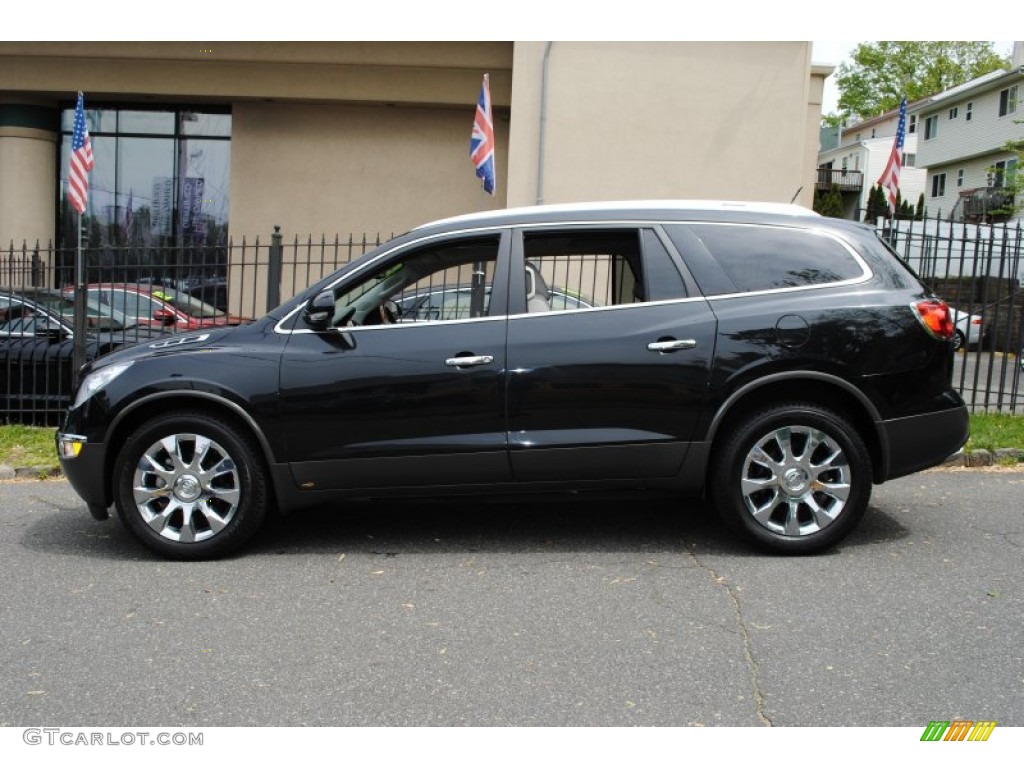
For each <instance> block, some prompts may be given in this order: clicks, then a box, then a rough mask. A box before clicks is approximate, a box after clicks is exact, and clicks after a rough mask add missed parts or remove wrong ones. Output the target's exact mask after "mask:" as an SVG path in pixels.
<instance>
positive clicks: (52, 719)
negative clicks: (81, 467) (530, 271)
mask: <svg viewBox="0 0 1024 768" xmlns="http://www.w3.org/2000/svg"><path fill="white" fill-rule="evenodd" d="M1022 496H1024V471H1022V470H1012V469H991V470H984V469H956V470H941V471H930V472H926V473H921V474H918V475H915V476H912V477H909V478H905V479H902V480H897V481H893V482H891V483H887V484H885V485H883V486H879V487H876V489H875V492H874V496H873V502H872V507H871V509H870V510H869V512H868V514H867V516H866V517H865V520H864V522H863V524H862V525H861V527H860V528H859V529H858V530H857V531H856V532H855V533H854V534H853V535H852V536H851V537H850V538H849V539H848V540H847V541H846V542H844V543H843V545H842V546H841V547H839V548H837V549H835V550H833V551H831V552H829V553H826V554H824V555H819V556H814V557H805V558H786V557H777V556H767V555H762V554H759V553H757V552H754V551H751V550H750V549H748V548H747V547H746V546H744V545H743V544H741V543H739V542H738V541H737V540H735V539H734V538H733V537H732V536H731V535H730V534H729V532H728V531H727V530H726V529H724V528H723V527H722V526H721V525H720V524H719V523H718V522H717V521H716V520H715V519H714V517H713V515H712V513H711V512H710V510H709V508H708V507H706V506H704V505H701V504H683V503H681V502H678V501H675V500H651V499H618V500H610V499H606V498H605V499H598V500H579V499H577V500H544V501H536V502H533V501H530V502H526V501H523V502H520V503H508V502H506V503H485V502H479V501H475V500H463V501H444V502H436V503H432V502H402V503H395V504H376V505H369V504H358V505H356V504H351V505H339V506H338V507H337V508H334V509H330V510H320V511H317V512H315V513H309V514H304V515H301V516H296V517H293V518H289V519H287V520H284V521H281V522H278V523H275V524H274V525H273V526H271V527H270V528H269V529H268V530H266V531H265V532H264V533H263V534H261V535H260V537H259V538H258V539H257V540H256V541H255V542H254V544H253V545H252V546H250V547H249V548H247V549H246V550H245V551H244V552H242V553H240V554H238V555H237V556H234V557H231V558H229V559H225V560H221V561H214V562H200V563H176V562H168V561H164V560H160V559H158V558H156V557H155V556H152V555H150V554H148V552H147V551H146V550H143V549H142V548H141V546H140V545H139V544H137V543H136V542H135V540H134V539H133V538H131V536H130V535H129V534H128V533H127V532H126V531H125V529H124V528H123V527H122V526H121V524H120V523H119V521H117V520H116V519H112V520H109V521H106V522H104V523H100V522H96V521H94V520H93V519H92V518H91V517H90V516H89V514H88V512H87V511H86V509H85V507H84V505H83V504H82V503H81V501H80V500H79V499H78V497H77V496H76V495H75V494H74V492H73V491H72V490H71V489H70V487H69V486H68V485H67V484H66V483H65V482H64V481H62V480H48V481H12V482H4V483H0V579H2V583H3V584H4V589H3V599H2V603H0V617H2V619H0V726H12V727H26V726H42V725H63V726H87V725H97V724H103V725H108V726H134V725H140V724H159V725H162V726H180V727H203V726H263V725H276V726H301V725H316V726H463V725H471V726H687V725H707V726H715V725H732V726H754V727H760V726H913V727H919V728H922V729H923V728H924V727H925V726H926V725H927V724H928V723H929V722H930V721H932V720H953V719H956V718H966V719H970V720H983V719H987V720H995V721H997V722H998V723H999V725H1000V726H1007V725H1016V726H1022V725H1024V693H1022V692H1024V643H1022V642H1021V637H1020V635H1021V631H1022V627H1024V622H1022V619H1024V575H1022V569H1021V563H1022V557H1021V554H1022V548H1024V503H1022Z"/></svg>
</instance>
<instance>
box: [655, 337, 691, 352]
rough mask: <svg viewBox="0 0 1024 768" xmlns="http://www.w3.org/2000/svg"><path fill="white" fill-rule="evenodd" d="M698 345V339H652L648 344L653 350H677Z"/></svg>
mask: <svg viewBox="0 0 1024 768" xmlns="http://www.w3.org/2000/svg"><path fill="white" fill-rule="evenodd" d="M696 346H697V340H696V339H660V340H659V341H652V342H651V343H650V344H648V345H647V349H649V350H650V351H651V352H661V353H665V352H677V351H679V350H680V349H694V348H695V347H696Z"/></svg>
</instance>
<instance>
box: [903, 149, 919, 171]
mask: <svg viewBox="0 0 1024 768" xmlns="http://www.w3.org/2000/svg"><path fill="white" fill-rule="evenodd" d="M916 163H917V155H915V154H914V153H913V152H905V153H904V154H903V167H904V168H913V167H914V166H915V164H916Z"/></svg>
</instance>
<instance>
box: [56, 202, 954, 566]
mask: <svg viewBox="0 0 1024 768" xmlns="http://www.w3.org/2000/svg"><path fill="white" fill-rule="evenodd" d="M425 294H428V295H435V296H438V297H441V299H440V300H438V302H437V303H438V308H437V311H436V312H434V311H432V312H430V313H426V312H421V313H416V314H415V316H410V317H404V318H403V317H402V313H401V307H402V306H403V305H405V306H409V305H410V302H411V299H412V298H413V297H416V296H422V295H425ZM553 296H570V297H573V298H574V299H575V301H573V302H566V301H558V302H553V301H552V297H553ZM954 334H955V328H954V325H953V319H952V317H951V314H950V310H949V308H948V307H947V306H946V304H945V303H943V302H942V301H940V300H939V299H937V298H935V297H934V296H933V295H932V294H931V293H930V292H929V291H928V289H926V288H925V287H924V286H922V285H921V283H920V282H919V281H918V279H917V278H916V277H915V276H914V274H913V273H912V272H911V271H910V270H909V269H907V267H906V266H905V265H904V264H903V263H901V262H900V260H899V259H898V258H897V257H896V256H895V255H894V254H893V253H892V252H891V251H890V250H889V249H888V248H887V247H886V245H885V244H884V243H883V242H882V241H881V240H880V239H879V238H878V237H877V236H876V235H875V233H874V232H873V231H872V230H871V229H869V228H867V227H865V226H863V225H859V224H855V223H852V222H843V221H837V220H834V219H827V218H821V217H819V216H817V215H815V214H812V213H811V212H810V211H807V210H806V209H803V208H797V207H793V206H785V205H770V204H742V203H735V204H734V203H699V204H698V203H682V202H654V203H639V202H638V203H620V204H592V205H576V206H545V207H537V208H525V209H518V210H507V211H500V212H491V213H485V214H477V215H470V216H462V217H457V218H453V219H447V220H444V221H440V222H435V223H432V224H428V225H425V226H423V227H420V228H418V229H415V230H413V231H411V232H409V233H407V234H405V235H402V236H401V237H398V238H396V239H394V240H392V241H391V242H388V243H387V244H385V245H383V246H381V247H380V248H378V249H377V250H375V251H373V252H371V253H369V254H367V255H366V256H364V257H362V258H360V259H359V260H358V261H354V262H352V263H351V264H349V265H347V266H346V267H344V268H342V269H341V270H339V271H338V272H336V273H335V274H333V275H331V276H330V277H328V278H327V279H325V280H322V281H321V282H319V283H317V284H316V285H314V286H312V287H310V288H309V289H308V290H306V291H305V292H304V293H302V294H301V295H299V296H296V297H295V298H293V299H292V300H290V301H289V302H287V303H286V304H284V305H282V306H280V307H278V308H277V309H275V310H273V311H272V312H270V313H269V314H268V315H266V316H265V317H263V318H262V319H260V320H257V321H256V322H254V323H251V324H249V325H245V326H241V327H237V328H218V329H209V330H203V331H200V332H195V333H189V334H184V335H177V336H174V337H171V338H170V339H167V340H162V341H157V342H153V343H148V344H143V345H139V346H136V347H134V348H131V349H125V350H120V351H117V352H114V353H112V354H110V355H107V356H105V357H103V358H101V359H99V360H96V361H95V362H93V363H91V364H89V365H88V366H87V367H86V368H85V369H84V374H85V375H84V376H83V379H82V383H81V385H80V386H79V388H78V390H77V392H76V393H75V397H74V402H73V404H72V406H71V408H70V409H69V410H68V412H67V414H66V417H65V419H64V422H63V426H62V429H61V431H60V433H59V434H58V436H57V440H58V451H59V454H60V458H61V463H62V465H63V468H64V472H65V473H66V475H67V477H68V478H69V479H70V481H71V483H72V484H73V486H74V487H75V489H76V490H77V491H78V493H79V494H80V495H81V496H82V498H83V499H84V500H85V501H86V503H87V504H88V507H89V509H90V511H91V512H92V514H93V515H94V516H95V517H97V518H99V519H105V518H106V517H107V509H108V507H109V506H110V505H111V504H113V505H115V506H116V508H117V510H118V513H119V514H120V516H121V518H122V520H123V521H124V523H125V524H126V525H127V526H128V528H129V529H131V530H132V531H133V532H134V533H135V534H136V535H137V536H138V537H139V538H140V539H141V540H142V541H143V542H144V543H145V544H146V545H148V546H149V547H151V548H152V549H154V550H156V551H158V552H160V553H162V554H164V555H166V556H170V557H175V558H200V557H212V556H217V555H221V554H223V553H225V552H228V551H229V550H232V549H234V548H236V547H238V546H239V545H241V544H242V543H243V542H245V541H246V540H247V539H249V537H251V536H252V535H253V533H254V532H255V531H256V530H257V529H258V528H259V527H260V525H261V523H262V522H263V521H264V518H265V517H266V516H267V514H268V513H269V512H270V511H271V510H274V511H279V512H282V513H286V512H290V511H293V510H296V509H299V508H301V507H307V506H312V505H319V504H322V503H324V502H326V501H332V500H336V499H341V498H375V497H387V496H391V497H394V496H414V495H431V496H435V495H438V494H443V493H483V492H490V493H494V492H497V493H509V492H515V491H564V490H574V491H579V490H597V491H600V490H604V489H612V488H633V489H658V490H671V491H675V492H677V493H678V494H679V495H681V496H695V495H701V494H706V495H707V496H709V497H710V498H711V499H712V500H713V502H714V504H715V506H716V508H717V509H718V510H719V512H720V514H721V516H722V518H723V519H724V520H725V521H726V522H727V523H728V524H729V525H730V526H731V527H732V528H734V529H735V530H736V531H738V532H739V533H740V534H742V535H743V536H745V537H746V538H747V539H749V540H751V541H752V542H754V543H755V544H758V545H760V546H762V547H765V548H767V549H769V550H773V551H776V552H782V553H793V554H797V553H809V552H814V551H818V550H821V549H822V548H824V547H828V546H830V545H833V544H835V543H836V542H838V541H839V540H840V539H842V538H843V537H844V536H846V535H847V534H848V533H849V532H850V531H851V530H852V529H853V528H854V526H855V525H856V524H857V522H858V521H859V520H860V518H861V516H862V515H863V514H864V511H865V509H866V508H867V505H868V498H869V495H870V492H871V486H872V483H881V482H884V481H886V480H889V479H892V478H895V477H900V476H901V475H906V474H908V473H911V472H915V471H917V470H920V469H924V468H926V467H930V466H933V465H935V464H937V463H939V462H941V461H942V460H943V459H944V458H946V457H947V456H948V455H949V454H951V453H953V452H954V451H956V450H957V449H958V448H960V447H961V446H962V445H963V443H964V442H965V441H966V439H967V435H968V417H967V410H966V408H965V406H964V402H963V400H962V399H961V398H960V397H959V395H958V394H957V393H956V392H955V391H954V390H953V389H952V388H951V386H950V382H951V377H952V367H953V338H954Z"/></svg>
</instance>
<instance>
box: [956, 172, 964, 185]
mask: <svg viewBox="0 0 1024 768" xmlns="http://www.w3.org/2000/svg"><path fill="white" fill-rule="evenodd" d="M956 185H957V186H958V187H962V186H963V185H964V169H963V168H961V169H960V170H959V171H957V172H956Z"/></svg>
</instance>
